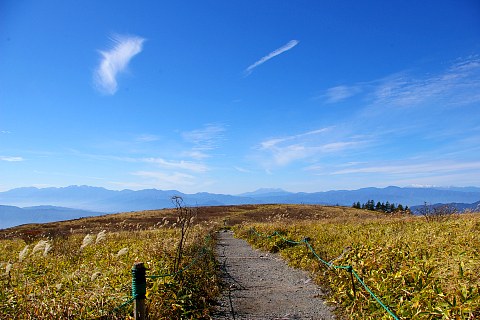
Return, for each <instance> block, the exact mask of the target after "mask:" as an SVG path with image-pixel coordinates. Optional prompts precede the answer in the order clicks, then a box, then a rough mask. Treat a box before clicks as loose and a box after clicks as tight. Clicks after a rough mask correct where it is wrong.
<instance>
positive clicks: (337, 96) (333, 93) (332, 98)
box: [325, 85, 362, 103]
mask: <svg viewBox="0 0 480 320" xmlns="http://www.w3.org/2000/svg"><path fill="white" fill-rule="evenodd" d="M361 91H362V87H361V86H360V85H353V86H344V85H343V86H336V87H332V88H329V89H327V92H326V93H325V97H326V98H327V99H326V102H327V103H336V102H340V101H342V100H345V99H348V98H350V97H352V96H354V95H356V94H358V93H360V92H361Z"/></svg>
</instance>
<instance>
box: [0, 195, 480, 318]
mask: <svg viewBox="0 0 480 320" xmlns="http://www.w3.org/2000/svg"><path fill="white" fill-rule="evenodd" d="M175 223H176V215H175V212H174V211H173V210H151V211H143V212H128V213H121V214H115V215H105V216H100V217H92V218H84V219H77V220H71V221H65V222H56V223H48V224H36V225H24V226H20V227H16V228H11V229H7V230H1V231H0V270H1V272H0V273H1V274H2V276H1V278H0V285H1V287H2V288H1V289H2V290H1V291H0V318H2V316H4V315H8V317H9V318H12V319H24V318H28V317H34V318H38V319H51V318H69V319H85V318H105V319H108V318H112V319H116V318H120V319H124V318H129V317H131V314H132V306H131V305H130V304H128V305H126V306H124V307H122V308H120V309H117V308H118V307H119V306H120V305H121V304H122V303H123V302H124V301H127V300H128V297H129V296H130V294H131V293H130V287H131V285H130V283H131V275H130V269H131V267H132V265H133V263H134V262H135V261H143V262H145V263H146V264H147V267H148V268H149V270H148V272H147V274H150V275H163V274H165V273H169V272H171V271H172V268H173V267H172V265H173V258H174V254H175V253H174V252H175V246H176V243H177V241H178V238H179V230H178V227H177V226H176V225H175ZM223 226H229V227H233V228H234V229H235V230H236V235H237V236H240V237H244V238H246V239H248V241H250V242H251V243H252V244H253V245H255V246H257V247H260V248H264V249H266V250H270V251H279V252H280V253H281V254H282V256H283V257H284V258H285V259H286V260H288V261H289V263H290V264H291V265H293V266H295V267H300V268H304V269H307V270H310V271H311V272H312V273H313V274H314V278H315V280H316V281H318V282H319V283H320V284H322V285H323V286H327V287H329V288H330V292H331V293H330V295H329V296H328V299H329V300H330V301H332V303H335V304H337V305H338V306H339V310H340V312H341V313H342V314H343V315H345V317H346V318H351V319H390V318H391V317H390V316H389V315H388V314H386V312H385V311H384V310H383V309H382V308H381V307H380V306H379V304H378V303H377V302H376V301H375V300H373V298H372V297H371V296H370V295H369V293H368V292H366V291H365V290H364V289H362V288H361V287H360V286H359V285H358V283H357V285H356V296H355V297H354V292H353V290H352V284H351V278H350V275H349V273H348V272H346V271H345V270H341V269H340V270H333V269H331V268H330V269H329V268H326V267H325V266H324V265H323V264H321V263H319V261H318V260H317V259H316V257H315V256H313V255H312V254H311V252H310V251H309V250H308V248H306V247H305V245H296V246H294V245H289V244H288V243H285V242H284V241H282V240H281V239H279V238H270V239H266V238H261V237H258V236H253V235H252V233H251V232H249V230H250V229H251V228H252V227H255V228H256V229H257V230H258V231H259V232H262V233H265V234H270V233H272V232H273V231H275V230H278V231H280V232H281V234H282V235H283V236H284V237H286V238H291V239H294V240H300V239H302V238H303V237H309V238H310V240H309V241H310V243H311V244H312V247H313V248H314V249H315V250H316V252H317V253H318V254H319V255H320V256H321V257H322V258H324V259H325V260H326V261H330V260H332V259H335V258H337V259H336V260H335V264H338V265H351V266H353V267H354V269H355V270H356V271H357V272H358V274H359V276H360V277H361V278H362V279H363V280H364V281H365V283H366V284H367V285H368V286H369V287H370V288H371V289H372V291H373V292H375V294H376V295H378V297H379V298H380V299H381V300H382V301H383V302H384V303H385V304H386V305H387V306H388V307H389V308H391V310H392V311H393V312H395V313H396V314H397V315H398V316H399V318H400V319H476V318H479V317H480V294H479V288H480V280H479V278H478V274H479V272H480V259H479V254H480V252H479V248H480V237H479V236H478V234H479V232H480V216H479V215H462V216H454V217H451V218H450V219H448V220H446V221H443V222H430V223H427V222H425V221H424V219H423V218H421V217H412V216H387V215H384V214H380V213H377V212H372V211H364V210H357V209H353V208H346V207H328V206H309V205H274V204H272V205H244V206H219V207H200V208H198V215H197V218H196V220H195V228H194V230H193V231H192V234H191V237H189V241H188V243H187V249H186V256H185V259H184V261H183V263H182V265H183V266H189V267H188V269H186V270H185V272H183V273H182V274H181V276H176V277H171V276H170V277H162V278H159V279H149V280H148V281H147V307H148V311H149V314H150V315H151V316H152V317H153V318H155V319H189V318H192V319H200V318H208V312H209V310H210V308H211V307H212V303H213V298H214V297H215V295H216V294H218V286H217V278H216V264H215V262H214V256H213V251H212V248H213V245H214V242H213V241H205V239H206V237H207V236H208V235H209V234H211V233H212V231H214V230H215V229H218V228H221V227H223ZM103 230H105V231H103ZM102 234H103V235H102ZM207 239H208V237H207ZM204 247H205V249H206V251H205V250H204V251H202V250H201V249H202V248H204ZM25 248H27V249H25ZM199 252H206V254H202V255H201V256H199ZM342 252H343V253H344V254H343V256H342V255H341V254H342Z"/></svg>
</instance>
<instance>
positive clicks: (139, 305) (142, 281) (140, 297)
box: [109, 239, 208, 320]
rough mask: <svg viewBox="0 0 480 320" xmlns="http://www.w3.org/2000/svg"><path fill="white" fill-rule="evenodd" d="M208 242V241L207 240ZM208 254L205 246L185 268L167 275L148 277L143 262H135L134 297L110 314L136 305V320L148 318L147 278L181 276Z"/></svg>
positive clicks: (133, 274)
mask: <svg viewBox="0 0 480 320" xmlns="http://www.w3.org/2000/svg"><path fill="white" fill-rule="evenodd" d="M206 240H208V239H206ZM206 253H208V250H207V248H206V247H205V246H204V247H202V248H201V249H200V250H199V251H198V253H197V254H196V257H195V258H194V259H193V260H192V261H191V262H190V263H189V264H188V265H186V266H185V267H183V268H182V269H180V270H178V271H177V272H172V273H165V274H157V275H155V274H154V275H147V274H146V271H147V270H148V269H147V268H145V266H144V264H143V262H135V264H134V265H133V267H132V270H131V274H132V295H131V297H128V300H127V301H125V302H123V303H122V304H120V305H119V306H117V307H115V308H114V309H113V310H112V311H111V312H110V313H109V314H110V315H112V314H114V313H116V312H118V311H120V310H121V309H123V308H124V307H126V306H128V305H129V304H131V303H134V316H135V317H134V318H135V320H137V319H138V320H143V319H145V318H146V312H145V298H146V293H147V280H146V279H147V278H148V279H159V278H166V277H174V276H176V275H179V274H181V273H183V272H185V271H186V270H188V269H190V268H191V267H192V266H193V265H195V264H196V263H197V261H198V259H199V258H200V257H202V256H204V255H205V254H206Z"/></svg>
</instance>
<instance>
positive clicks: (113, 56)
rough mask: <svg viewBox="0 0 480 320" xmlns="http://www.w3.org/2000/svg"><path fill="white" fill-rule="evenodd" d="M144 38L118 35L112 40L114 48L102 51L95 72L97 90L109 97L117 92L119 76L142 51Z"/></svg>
mask: <svg viewBox="0 0 480 320" xmlns="http://www.w3.org/2000/svg"><path fill="white" fill-rule="evenodd" d="M144 41H145V39H144V38H141V37H137V36H122V35H116V36H114V37H113V38H112V42H113V48H111V49H110V50H108V51H100V54H101V56H102V60H101V61H100V65H99V66H98V67H97V69H96V70H95V74H94V80H95V84H96V85H97V88H98V89H99V90H100V91H101V92H103V93H105V94H109V95H113V94H115V92H116V91H117V87H118V86H117V75H118V74H119V73H120V72H123V71H124V70H125V69H126V68H127V66H128V63H129V62H130V60H131V59H132V58H133V57H134V56H135V55H137V54H138V53H140V52H141V51H142V47H143V42H144Z"/></svg>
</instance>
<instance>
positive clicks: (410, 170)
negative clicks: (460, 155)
mask: <svg viewBox="0 0 480 320" xmlns="http://www.w3.org/2000/svg"><path fill="white" fill-rule="evenodd" d="M478 169H480V162H478V161H477V162H475V161H474V162H455V163H454V162H445V161H439V162H424V163H417V164H398V165H379V166H364V167H356V168H348V169H342V170H338V171H334V172H332V174H334V175H339V174H356V173H376V174H382V173H385V174H402V175H403V174H415V175H418V174H426V173H440V172H455V171H462V170H478Z"/></svg>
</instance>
